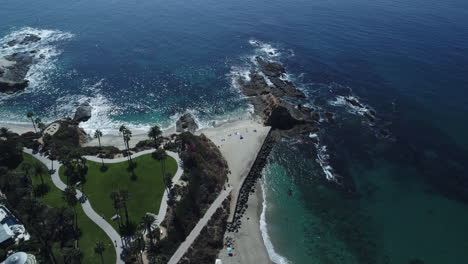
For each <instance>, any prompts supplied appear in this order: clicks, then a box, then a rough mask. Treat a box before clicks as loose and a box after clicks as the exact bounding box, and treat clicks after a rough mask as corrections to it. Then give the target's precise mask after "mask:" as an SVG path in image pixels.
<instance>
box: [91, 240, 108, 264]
mask: <svg viewBox="0 0 468 264" xmlns="http://www.w3.org/2000/svg"><path fill="white" fill-rule="evenodd" d="M104 251H106V247H105V246H104V243H103V242H102V241H99V242H97V243H96V246H95V247H94V253H96V254H98V255H99V256H101V263H102V264H104V256H103V253H104Z"/></svg>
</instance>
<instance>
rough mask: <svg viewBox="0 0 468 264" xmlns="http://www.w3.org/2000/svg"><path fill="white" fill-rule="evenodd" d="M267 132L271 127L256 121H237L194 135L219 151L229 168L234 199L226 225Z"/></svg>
mask: <svg viewBox="0 0 468 264" xmlns="http://www.w3.org/2000/svg"><path fill="white" fill-rule="evenodd" d="M269 131H270V127H265V126H263V125H262V124H260V123H258V122H257V121H255V120H238V121H234V122H230V123H225V124H223V125H222V126H219V127H215V128H207V129H203V130H200V131H197V134H201V133H203V134H205V135H206V136H207V137H208V138H209V139H211V141H213V142H214V143H215V144H216V145H217V146H218V147H219V149H220V151H221V154H223V156H224V158H225V159H226V161H227V163H228V165H229V169H230V171H231V173H230V174H229V175H228V177H229V185H230V186H232V188H233V190H232V197H233V199H231V215H230V217H229V219H228V221H230V220H231V219H232V215H233V212H234V208H235V206H236V202H237V196H238V193H239V190H240V186H241V185H242V183H243V181H244V180H245V178H246V176H247V174H248V173H249V171H250V168H251V167H252V164H253V163H254V161H255V158H256V157H257V153H258V151H259V150H260V148H261V147H262V144H263V141H264V140H265V138H266V136H267V134H268V132H269Z"/></svg>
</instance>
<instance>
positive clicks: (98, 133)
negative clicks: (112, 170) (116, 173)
mask: <svg viewBox="0 0 468 264" xmlns="http://www.w3.org/2000/svg"><path fill="white" fill-rule="evenodd" d="M101 137H102V132H101V130H99V129H96V131H95V132H94V138H97V140H98V143H99V149H100V150H101V152H102V146H101ZM101 162H102V166H101V168H104V167H106V166H105V165H104V159H103V158H102V155H101Z"/></svg>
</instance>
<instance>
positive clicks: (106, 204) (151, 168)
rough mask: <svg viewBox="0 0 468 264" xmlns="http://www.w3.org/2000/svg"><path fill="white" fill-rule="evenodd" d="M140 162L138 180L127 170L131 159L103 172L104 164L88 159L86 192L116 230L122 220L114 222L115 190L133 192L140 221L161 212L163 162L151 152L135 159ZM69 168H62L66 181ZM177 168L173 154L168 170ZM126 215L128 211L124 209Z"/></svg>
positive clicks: (131, 207)
mask: <svg viewBox="0 0 468 264" xmlns="http://www.w3.org/2000/svg"><path fill="white" fill-rule="evenodd" d="M133 161H134V162H136V163H137V168H136V169H135V174H136V175H137V179H136V180H132V179H131V176H132V174H131V173H130V172H129V171H128V170H127V167H128V162H126V161H125V162H121V163H113V164H106V166H107V167H108V170H107V171H106V172H101V170H100V167H101V163H96V162H92V161H88V162H87V165H88V175H87V179H86V184H85V185H84V193H85V194H86V196H87V197H88V199H89V200H90V202H91V205H92V206H93V208H94V209H95V211H96V212H98V213H99V214H100V215H101V216H102V217H103V218H104V219H106V220H107V221H108V222H109V223H111V224H112V226H113V227H114V228H115V230H117V231H119V228H118V223H117V222H113V221H111V220H110V219H111V217H112V216H114V215H115V209H114V207H113V202H112V200H111V198H110V194H111V192H112V191H118V190H119V189H126V190H128V193H129V200H128V201H127V208H128V211H129V218H130V220H131V221H133V222H135V223H139V222H140V221H141V219H142V217H143V216H144V215H145V214H146V213H147V212H151V213H155V214H157V213H158V211H159V206H160V205H161V199H162V196H163V193H164V182H163V178H162V172H161V163H160V162H159V161H156V160H155V159H153V158H152V157H151V154H147V155H143V156H140V157H138V158H135V159H133ZM64 170H65V168H64V167H63V166H62V167H61V168H60V177H61V178H62V180H63V181H64V182H66V177H65V176H64ZM176 171H177V162H176V161H175V159H173V158H172V157H169V156H168V157H167V159H166V173H171V175H172V176H174V174H175V173H176ZM121 214H122V218H125V214H124V212H123V210H122V212H121Z"/></svg>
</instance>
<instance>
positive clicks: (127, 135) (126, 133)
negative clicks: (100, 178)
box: [119, 125, 133, 171]
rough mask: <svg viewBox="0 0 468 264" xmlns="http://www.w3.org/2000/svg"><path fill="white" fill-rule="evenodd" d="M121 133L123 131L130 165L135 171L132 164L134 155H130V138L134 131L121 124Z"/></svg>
mask: <svg viewBox="0 0 468 264" xmlns="http://www.w3.org/2000/svg"><path fill="white" fill-rule="evenodd" d="M119 131H120V133H122V139H123V141H124V146H125V149H126V151H127V157H128V167H129V169H131V170H132V171H133V166H132V156H131V155H130V146H129V144H128V143H129V142H130V138H131V137H132V131H130V129H128V128H127V127H126V126H124V125H121V126H120V128H119Z"/></svg>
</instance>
